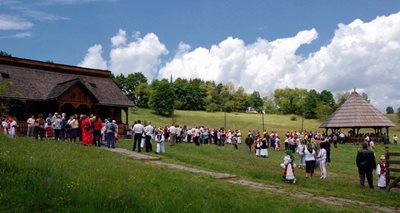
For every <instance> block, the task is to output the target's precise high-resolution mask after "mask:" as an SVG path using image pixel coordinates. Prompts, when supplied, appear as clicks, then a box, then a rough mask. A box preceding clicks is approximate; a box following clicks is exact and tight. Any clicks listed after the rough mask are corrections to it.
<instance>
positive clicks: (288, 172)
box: [281, 150, 296, 183]
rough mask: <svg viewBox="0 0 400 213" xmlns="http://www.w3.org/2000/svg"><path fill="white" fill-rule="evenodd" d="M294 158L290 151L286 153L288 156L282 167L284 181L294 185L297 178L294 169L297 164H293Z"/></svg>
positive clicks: (284, 159)
mask: <svg viewBox="0 0 400 213" xmlns="http://www.w3.org/2000/svg"><path fill="white" fill-rule="evenodd" d="M293 162H294V158H293V154H292V152H291V151H290V150H287V151H286V155H285V157H284V158H283V163H282V164H281V167H282V168H283V179H284V180H286V181H289V182H292V183H296V177H295V175H294V168H295V167H296V164H294V163H293Z"/></svg>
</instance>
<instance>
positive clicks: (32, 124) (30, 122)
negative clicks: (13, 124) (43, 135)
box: [26, 115, 35, 137]
mask: <svg viewBox="0 0 400 213" xmlns="http://www.w3.org/2000/svg"><path fill="white" fill-rule="evenodd" d="M26 123H27V124H28V130H27V132H26V136H28V137H32V136H33V130H34V129H35V116H34V115H32V116H31V117H30V118H28V120H27V121H26Z"/></svg>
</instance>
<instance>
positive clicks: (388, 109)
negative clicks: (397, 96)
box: [386, 106, 394, 114]
mask: <svg viewBox="0 0 400 213" xmlns="http://www.w3.org/2000/svg"><path fill="white" fill-rule="evenodd" d="M393 113H394V109H393V107H392V106H388V107H386V114H393Z"/></svg>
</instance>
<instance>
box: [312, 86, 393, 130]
mask: <svg viewBox="0 0 400 213" xmlns="http://www.w3.org/2000/svg"><path fill="white" fill-rule="evenodd" d="M393 126H396V125H395V124H393V122H392V121H390V120H389V119H388V118H387V117H386V116H385V115H383V114H382V113H381V112H379V111H378V110H377V109H376V108H375V107H374V106H372V105H371V104H369V103H368V102H367V101H366V100H364V98H363V97H362V96H361V95H360V94H358V93H357V92H356V91H354V92H352V93H351V94H350V96H349V97H348V99H347V100H346V102H344V104H343V105H342V106H341V107H340V108H339V109H337V110H336V111H335V112H334V113H333V114H332V115H331V116H330V117H329V118H328V119H327V120H326V121H325V122H324V123H323V124H321V126H320V128H374V127H378V128H381V127H393Z"/></svg>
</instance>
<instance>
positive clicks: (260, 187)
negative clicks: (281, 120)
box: [105, 148, 400, 213]
mask: <svg viewBox="0 0 400 213" xmlns="http://www.w3.org/2000/svg"><path fill="white" fill-rule="evenodd" d="M105 149H106V150H108V151H110V152H115V153H119V154H122V155H126V156H129V157H132V158H134V159H137V160H142V161H144V162H146V163H150V164H154V165H159V166H164V167H168V168H170V169H177V170H183V171H187V172H191V173H195V174H203V175H207V176H210V177H212V178H215V179H219V180H222V181H226V182H229V183H232V184H236V185H243V186H246V187H249V188H251V189H253V190H256V191H264V192H269V193H279V194H285V195H289V196H292V197H294V198H300V199H313V200H316V201H318V202H322V203H325V204H328V205H335V206H344V205H351V206H352V205H357V206H362V207H363V208H368V209H371V210H373V211H376V212H385V213H392V212H400V208H396V207H388V206H380V205H377V204H372V203H367V202H364V201H357V200H349V199H344V198H339V197H333V196H319V195H315V194H312V193H308V192H289V191H288V190H285V189H282V188H278V187H277V186H274V185H270V184H264V183H258V182H255V181H252V180H248V179H244V178H241V177H239V176H237V175H234V174H228V173H219V172H213V171H207V170H203V169H197V168H193V167H188V166H183V165H179V164H174V163H166V162H163V161H161V158H159V157H153V156H149V155H146V154H141V153H138V152H133V151H129V150H127V149H122V148H115V149H107V148H105Z"/></svg>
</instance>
